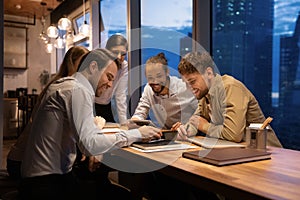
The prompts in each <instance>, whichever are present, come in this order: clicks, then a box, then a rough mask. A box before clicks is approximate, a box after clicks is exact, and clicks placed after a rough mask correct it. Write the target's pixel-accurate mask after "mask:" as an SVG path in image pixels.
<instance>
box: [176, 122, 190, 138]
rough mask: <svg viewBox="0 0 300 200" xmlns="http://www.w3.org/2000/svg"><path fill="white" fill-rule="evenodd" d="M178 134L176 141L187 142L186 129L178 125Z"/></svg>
mask: <svg viewBox="0 0 300 200" xmlns="http://www.w3.org/2000/svg"><path fill="white" fill-rule="evenodd" d="M177 131H178V134H177V140H187V139H188V133H187V130H186V127H185V126H184V125H180V126H179V127H178V128H177Z"/></svg>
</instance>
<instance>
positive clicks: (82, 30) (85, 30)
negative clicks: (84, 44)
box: [79, 0, 90, 36]
mask: <svg viewBox="0 0 300 200" xmlns="http://www.w3.org/2000/svg"><path fill="white" fill-rule="evenodd" d="M82 6H83V24H82V25H81V26H80V27H79V33H80V34H82V35H84V36H89V34H90V26H89V25H88V24H87V22H86V19H85V0H82Z"/></svg>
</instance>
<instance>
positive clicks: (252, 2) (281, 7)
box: [212, 0, 300, 150]
mask: <svg viewBox="0 0 300 200" xmlns="http://www.w3.org/2000/svg"><path fill="white" fill-rule="evenodd" d="M299 10H300V0H290V1H285V0H275V1H274V0H264V1H259V0H237V1H232V0H214V1H213V16H212V19H213V48H212V49H213V52H212V54H213V57H214V60H215V63H216V64H217V66H218V69H219V71H220V73H221V74H230V75H233V76H234V77H236V78H237V79H239V80H241V81H242V82H243V83H244V84H245V85H246V86H247V87H248V88H249V89H250V90H251V91H252V92H253V94H254V95H255V96H256V98H257V100H258V101H259V104H260V106H261V107H262V110H263V112H264V114H265V116H272V117H273V118H274V121H273V122H272V124H271V125H272V127H273V128H274V130H275V132H276V134H277V135H278V137H279V139H280V140H281V142H282V144H283V146H284V147H286V148H292V149H298V150H300V135H299V131H300V126H299V121H300V117H299V114H298V112H297V111H300V101H299V98H300V66H299V63H300V62H299V47H298V36H299V32H300V19H298V12H299ZM295 111H296V112H295Z"/></svg>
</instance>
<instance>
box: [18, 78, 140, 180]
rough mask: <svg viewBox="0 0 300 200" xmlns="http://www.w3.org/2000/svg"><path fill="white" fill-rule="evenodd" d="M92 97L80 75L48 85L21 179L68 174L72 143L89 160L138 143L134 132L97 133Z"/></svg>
mask: <svg viewBox="0 0 300 200" xmlns="http://www.w3.org/2000/svg"><path fill="white" fill-rule="evenodd" d="M94 94H95V91H94V90H93V89H92V86H91V85H90V83H89V82H88V80H87V79H86V78H85V77H84V76H83V75H82V74H81V73H75V74H74V75H73V77H66V78H61V79H59V80H57V81H55V82H54V83H53V84H51V85H50V87H49V88H48V90H47V93H46V94H45V96H44V97H43V99H42V101H41V104H40V106H39V107H38V108H37V111H36V113H35V115H34V118H33V122H32V127H31V130H30V133H29V138H28V141H27V148H26V150H25V155H24V159H23V162H22V177H33V176H41V175H47V174H65V173H68V172H70V171H71V169H72V165H73V163H74V161H75V157H76V143H77V145H78V147H79V149H80V150H81V152H82V153H83V154H85V155H87V156H90V155H99V154H103V153H105V152H108V151H110V150H113V149H115V148H119V147H123V146H127V145H130V144H131V143H133V142H135V141H140V140H141V137H142V136H141V133H140V132H139V131H138V130H137V129H133V130H129V131H120V132H119V133H116V134H101V133H99V129H98V128H97V126H96V125H95V123H94V109H93V108H94V102H95V100H94Z"/></svg>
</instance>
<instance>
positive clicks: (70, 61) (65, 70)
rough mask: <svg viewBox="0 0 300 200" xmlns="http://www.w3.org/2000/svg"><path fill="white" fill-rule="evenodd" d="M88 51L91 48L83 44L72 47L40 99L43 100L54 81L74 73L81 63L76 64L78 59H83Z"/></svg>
mask: <svg viewBox="0 0 300 200" xmlns="http://www.w3.org/2000/svg"><path fill="white" fill-rule="evenodd" d="M88 53H89V50H88V49H87V48H85V47H83V46H74V47H71V48H70V49H69V50H68V51H67V53H66V54H65V56H64V59H63V61H62V63H61V65H60V67H59V70H58V72H57V74H56V75H55V76H54V77H53V78H52V79H51V80H50V81H49V83H47V85H46V86H45V88H44V89H43V90H42V92H41V93H40V95H39V100H41V99H42V98H43V96H44V95H45V93H46V91H47V89H48V87H49V86H50V85H51V84H52V83H53V82H54V81H56V80H58V79H60V78H62V77H66V76H71V75H73V74H74V73H75V72H76V71H77V69H78V67H79V65H75V63H76V61H78V60H79V59H82V58H83V57H84V55H87V54H88Z"/></svg>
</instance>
